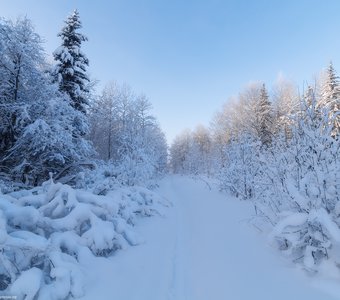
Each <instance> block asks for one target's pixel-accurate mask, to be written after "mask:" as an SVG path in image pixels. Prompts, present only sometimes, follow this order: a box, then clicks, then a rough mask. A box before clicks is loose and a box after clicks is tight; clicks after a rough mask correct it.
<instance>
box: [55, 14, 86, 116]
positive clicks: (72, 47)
mask: <svg viewBox="0 0 340 300" xmlns="http://www.w3.org/2000/svg"><path fill="white" fill-rule="evenodd" d="M65 24H66V25H65V26H64V28H63V29H62V30H61V32H60V33H59V34H58V36H60V37H61V39H62V45H61V46H60V47H59V48H58V49H57V50H56V51H55V52H54V53H53V56H54V59H55V60H56V61H57V65H56V67H55V70H54V75H55V79H56V81H57V82H58V83H59V89H60V90H61V91H63V92H65V93H66V94H68V95H69V96H70V99H71V105H72V106H73V107H74V108H75V109H77V110H78V111H80V112H82V113H84V114H85V113H86V106H87V105H88V101H87V95H88V93H89V88H88V83H89V82H90V80H89V78H88V76H87V74H86V68H87V66H88V65H89V60H88V59H87V57H86V56H85V54H84V53H83V52H82V51H81V44H82V42H85V41H87V37H85V36H84V35H83V34H81V33H79V32H78V30H79V29H80V28H82V25H81V22H80V18H79V13H78V11H77V10H75V11H74V12H73V13H72V14H71V15H70V16H69V17H68V19H67V20H66V21H65Z"/></svg>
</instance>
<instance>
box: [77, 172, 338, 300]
mask: <svg viewBox="0 0 340 300" xmlns="http://www.w3.org/2000/svg"><path fill="white" fill-rule="evenodd" d="M159 192H160V193H161V194H162V195H164V196H165V197H167V198H168V199H169V200H171V201H172V203H173V207H172V208H170V209H169V210H168V212H167V214H166V216H165V217H157V216H156V217H153V218H148V219H141V220H139V223H138V226H136V227H135V230H136V231H137V232H139V233H140V234H141V235H142V236H143V237H144V241H145V242H144V243H143V244H141V245H138V246H136V247H128V248H127V249H125V250H121V251H118V252H117V253H116V254H115V255H114V256H112V257H110V258H109V259H107V258H93V259H91V260H89V261H87V263H86V265H83V267H84V270H87V271H86V273H87V277H86V296H85V297H83V298H82V299H83V300H90V299H103V300H105V299H124V300H133V299H135V300H143V299H147V300H162V299H176V300H182V299H188V300H200V299H202V300H203V299H204V300H205V299H214V300H215V299H216V300H217V299H232V300H238V299H240V300H241V299H242V300H250V299H259V300H266V299H268V300H272V299H275V300H281V299H282V300H283V299H284V300H287V299H308V300H314V299H315V300H331V299H340V283H332V282H329V281H327V283H325V282H324V283H322V282H321V281H320V280H315V279H314V278H312V277H307V276H306V275H305V274H304V273H302V272H300V271H298V270H297V269H296V268H295V267H293V266H291V267H289V266H288V263H287V261H285V260H283V259H282V258H280V256H279V254H278V253H277V252H276V250H274V249H272V248H270V247H269V246H267V245H268V244H267V243H266V241H265V240H264V239H265V237H264V236H261V235H260V234H257V233H256V231H255V230H254V229H253V227H251V226H249V223H248V222H247V219H248V218H249V216H250V215H251V214H252V207H251V205H250V204H249V203H248V202H240V201H237V200H234V199H227V197H226V195H223V194H220V193H219V192H217V191H214V190H212V191H210V190H209V189H208V188H207V185H206V184H205V183H203V182H202V181H194V180H193V179H190V178H187V177H180V176H169V177H167V178H165V179H164V180H163V181H162V182H161V184H160V188H159ZM316 285H318V286H319V288H316V287H315V286H316ZM326 292H327V293H326Z"/></svg>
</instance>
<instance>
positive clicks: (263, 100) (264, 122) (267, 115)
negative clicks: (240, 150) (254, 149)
mask: <svg viewBox="0 0 340 300" xmlns="http://www.w3.org/2000/svg"><path fill="white" fill-rule="evenodd" d="M256 111H257V120H258V126H259V127H258V135H259V138H260V140H261V142H262V144H264V145H267V146H268V145H269V144H270V143H271V141H272V127H273V114H272V106H271V103H270V102H269V97H268V93H267V89H266V86H265V84H263V85H262V88H261V90H260V96H259V102H258V107H257V109H256Z"/></svg>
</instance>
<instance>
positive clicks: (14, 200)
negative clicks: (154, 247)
mask: <svg viewBox="0 0 340 300" xmlns="http://www.w3.org/2000/svg"><path fill="white" fill-rule="evenodd" d="M104 194H105V195H104ZM166 205H167V203H166V201H165V200H164V199H163V198H161V197H159V196H158V195H157V194H155V193H154V192H152V191H150V190H148V189H146V188H143V187H137V186H135V187H121V188H116V189H114V190H110V191H109V190H107V191H105V192H103V195H95V194H94V193H93V192H91V191H89V190H88V191H86V190H76V189H73V188H71V187H70V186H68V185H63V184H61V183H54V182H53V181H52V180H50V181H48V182H45V183H44V184H43V186H42V187H39V188H35V189H33V190H26V191H20V192H13V193H10V194H6V195H0V261H1V263H0V289H1V290H2V291H3V293H5V294H6V295H9V294H10V295H15V296H18V299H66V298H68V297H69V296H72V297H75V298H76V297H80V296H82V295H83V294H84V287H83V283H82V276H83V275H82V274H83V273H82V267H81V264H82V262H85V261H86V260H87V259H88V258H89V257H91V256H108V255H110V254H112V253H113V252H115V251H116V250H117V249H121V248H125V247H126V246H128V245H137V244H138V243H140V241H141V239H140V237H139V236H137V235H136V234H135V233H134V231H133V226H134V224H135V222H136V220H137V218H139V217H141V216H142V217H143V216H152V215H155V214H162V209H163V208H164V206H166Z"/></svg>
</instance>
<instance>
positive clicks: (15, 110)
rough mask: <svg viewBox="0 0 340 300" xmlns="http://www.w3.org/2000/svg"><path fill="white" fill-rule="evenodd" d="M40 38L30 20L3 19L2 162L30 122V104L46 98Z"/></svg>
mask: <svg viewBox="0 0 340 300" xmlns="http://www.w3.org/2000/svg"><path fill="white" fill-rule="evenodd" d="M44 67H45V61H44V55H43V49H42V46H41V38H40V37H39V36H38V35H37V34H36V33H35V32H34V29H33V26H32V24H31V22H30V20H28V19H27V18H24V19H17V20H16V22H12V21H9V20H0V159H1V158H2V157H3V156H4V155H5V154H6V151H8V150H9V149H10V148H11V147H12V146H13V145H14V143H15V142H16V140H17V139H18V136H19V135H20V133H21V132H22V129H23V127H24V126H25V125H26V124H27V123H28V122H29V116H28V112H27V108H28V105H30V104H31V103H32V102H34V101H35V102H36V101H39V99H40V98H41V96H43V93H44V91H43V88H42V87H41V82H43V81H44V78H43V76H42V69H43V68H44Z"/></svg>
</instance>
